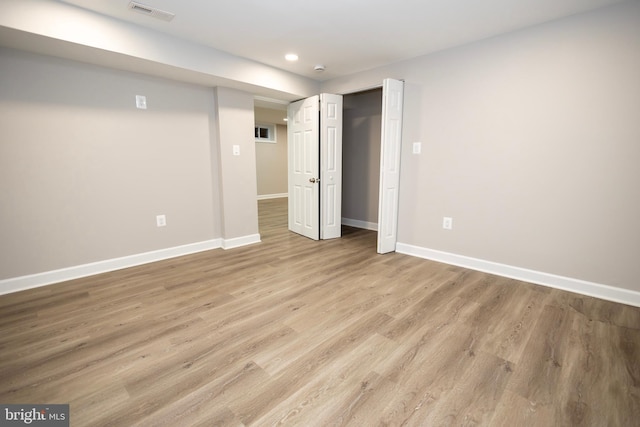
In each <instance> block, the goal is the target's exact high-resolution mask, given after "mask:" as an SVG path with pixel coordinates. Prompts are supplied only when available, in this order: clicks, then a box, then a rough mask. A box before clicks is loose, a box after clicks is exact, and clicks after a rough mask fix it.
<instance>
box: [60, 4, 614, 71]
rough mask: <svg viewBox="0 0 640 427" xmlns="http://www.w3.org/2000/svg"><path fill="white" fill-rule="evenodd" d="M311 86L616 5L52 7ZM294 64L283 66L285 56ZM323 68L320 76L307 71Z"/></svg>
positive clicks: (180, 5)
mask: <svg viewBox="0 0 640 427" xmlns="http://www.w3.org/2000/svg"><path fill="white" fill-rule="evenodd" d="M59 1H62V2H64V3H69V4H73V5H76V6H80V7H83V8H86V9H89V10H92V11H96V12H99V13H102V14H105V15H109V16H112V17H115V18H118V19H121V20H124V21H128V22H131V23H134V24H136V25H139V26H142V27H147V28H150V29H153V30H156V31H160V32H163V33H167V34H170V35H172V36H175V37H178V38H181V39H185V40H188V41H192V42H195V43H198V44H203V45H206V46H209V47H212V48H215V49H218V50H221V51H225V52H228V53H231V54H233V55H236V56H240V57H245V58H248V59H252V60H254V61H258V62H261V63H264V64H267V65H271V66H273V67H276V68H280V69H283V70H287V71H290V72H294V73H296V74H300V75H303V76H306V77H310V78H312V79H316V80H327V79H330V78H334V77H338V76H343V75H348V74H352V73H355V72H358V71H362V70H366V69H370V68H374V67H378V66H382V65H386V64H389V63H393V62H397V61H401V60H404V59H409V58H413V57H417V56H421V55H425V54H428V53H432V52H436V51H439V50H443V49H446V48H450V47H453V46H459V45H462V44H466V43H470V42H473V41H477V40H481V39H484V38H487V37H492V36H495V35H498V34H502V33H506V32H509V31H513V30H517V29H521V28H525V27H528V26H531V25H535V24H540V23H543V22H548V21H551V20H554V19H558V18H561V17H565V16H569V15H573V14H576V13H580V12H585V11H588V10H592V9H596V8H599V7H603V6H606V5H610V4H614V3H620V2H621V1H622V0H395V1H392V0H226V1H219V0H218V1H215V0H210V1H207V0H139V2H140V3H143V4H145V5H148V6H151V7H155V8H159V9H162V10H166V11H169V12H172V13H175V14H176V17H175V18H174V19H173V20H172V21H171V22H164V21H161V20H157V19H154V18H151V17H149V16H145V15H142V14H139V13H136V12H133V11H131V10H130V9H129V7H128V4H129V0H59ZM288 52H295V53H297V54H298V55H299V57H300V60H299V61H298V62H297V63H289V62H287V61H286V60H285V59H284V55H285V53H288ZM316 64H323V65H324V66H325V67H326V71H324V72H322V73H318V72H316V71H314V70H313V67H314V66H315V65H316Z"/></svg>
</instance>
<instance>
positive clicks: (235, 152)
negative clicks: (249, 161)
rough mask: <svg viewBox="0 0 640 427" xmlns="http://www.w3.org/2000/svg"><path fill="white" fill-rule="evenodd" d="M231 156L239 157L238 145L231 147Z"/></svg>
mask: <svg viewBox="0 0 640 427" xmlns="http://www.w3.org/2000/svg"><path fill="white" fill-rule="evenodd" d="M233 155H234V156H239V155H240V146H239V145H234V146H233Z"/></svg>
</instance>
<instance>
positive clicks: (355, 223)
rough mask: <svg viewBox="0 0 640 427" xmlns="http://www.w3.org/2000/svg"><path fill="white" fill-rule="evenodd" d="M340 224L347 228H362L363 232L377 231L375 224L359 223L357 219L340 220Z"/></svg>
mask: <svg viewBox="0 0 640 427" xmlns="http://www.w3.org/2000/svg"><path fill="white" fill-rule="evenodd" d="M342 224H344V225H348V226H349V227H356V228H364V229H365V230H373V231H378V223H377V222H367V221H360V220H359V219H351V218H342Z"/></svg>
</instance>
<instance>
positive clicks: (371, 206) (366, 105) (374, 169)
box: [342, 89, 382, 224]
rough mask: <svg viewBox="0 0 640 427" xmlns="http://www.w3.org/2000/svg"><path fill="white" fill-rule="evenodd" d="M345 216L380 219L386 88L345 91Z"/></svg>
mask: <svg viewBox="0 0 640 427" xmlns="http://www.w3.org/2000/svg"><path fill="white" fill-rule="evenodd" d="M343 103H344V104H343V106H344V108H343V112H344V114H343V134H342V135H343V136H342V217H343V218H347V219H352V220H357V221H364V222H368V223H375V224H377V223H378V196H379V188H380V130H381V118H382V89H375V90H370V91H366V92H359V93H355V94H349V95H345V96H344V98H343Z"/></svg>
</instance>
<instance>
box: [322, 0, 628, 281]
mask: <svg viewBox="0 0 640 427" xmlns="http://www.w3.org/2000/svg"><path fill="white" fill-rule="evenodd" d="M638 22H640V3H638V2H629V3H624V4H621V5H619V6H614V7H610V8H605V9H602V10H599V11H596V12H592V13H586V14H582V15H576V16H573V17H570V18H567V19H562V20H558V21H555V22H551V23H549V24H545V25H541V26H537V27H533V28H530V29H527V30H523V31H518V32H514V33H511V34H507V35H503V36H499V37H494V38H491V39H488V40H485V41H482V42H478V43H474V44H470V45H467V46H463V47H460V48H456V49H450V50H447V51H443V52H441V53H438V54H434V55H429V56H425V57H421V58H417V59H414V60H410V61H405V62H402V63H398V64H395V65H393V66H389V67H384V68H379V69H375V70H370V71H367V72H363V73H360V74H357V75H353V76H349V77H348V78H343V79H336V80H333V81H329V82H326V83H325V84H324V85H323V88H322V90H323V91H326V92H337V93H348V92H352V91H354V90H358V89H359V88H362V87H371V86H373V85H376V84H380V82H381V81H382V79H384V78H386V77H392V78H397V79H404V80H405V81H406V86H405V106H404V109H405V117H404V126H403V147H402V150H403V154H402V166H401V167H402V173H401V178H400V179H401V183H400V212H399V226H398V232H399V241H400V242H402V243H406V244H410V245H415V246H418V247H422V248H429V249H435V250H440V251H445V252H449V253H453V254H458V255H465V256H469V257H473V258H477V259H482V260H488V261H493V262H497V263H503V264H506V265H511V266H516V267H521V268H526V269H532V270H536V271H541V272H546V273H551V274H555V275H560V276H566V277H572V278H576V279H582V280H586V281H591V282H595V283H602V284H607V285H611V286H616V287H621V288H626V289H630V290H635V291H640V281H638V277H640V263H638V262H637V260H638V256H639V255H640V221H638V218H640V191H638V183H640V167H638V164H640V120H638V118H639V117H640V102H639V101H638V100H640V79H639V78H638V76H640V54H639V52H640V25H638ZM414 141H420V142H422V143H423V146H422V154H420V155H414V154H411V144H412V142H414ZM443 216H450V217H453V230H451V231H447V230H443V229H442V217H443Z"/></svg>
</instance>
